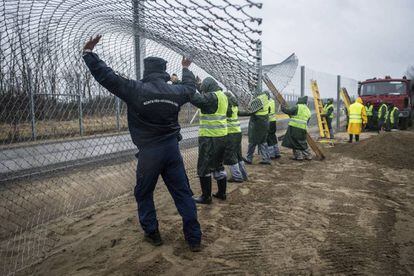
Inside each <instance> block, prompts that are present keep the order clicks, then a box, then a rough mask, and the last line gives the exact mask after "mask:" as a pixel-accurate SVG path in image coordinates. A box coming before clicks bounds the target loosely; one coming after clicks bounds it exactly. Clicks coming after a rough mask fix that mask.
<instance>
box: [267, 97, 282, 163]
mask: <svg viewBox="0 0 414 276" xmlns="http://www.w3.org/2000/svg"><path fill="white" fill-rule="evenodd" d="M276 130H277V127H276V102H275V100H274V99H272V98H271V97H269V132H268V133H267V148H268V151H269V156H270V159H278V158H280V150H279V145H278V140H277V136H276Z"/></svg>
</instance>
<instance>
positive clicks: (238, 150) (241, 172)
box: [224, 92, 247, 183]
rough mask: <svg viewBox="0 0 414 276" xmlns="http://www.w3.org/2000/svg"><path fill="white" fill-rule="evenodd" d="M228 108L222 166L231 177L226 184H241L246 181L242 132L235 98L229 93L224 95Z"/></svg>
mask: <svg viewBox="0 0 414 276" xmlns="http://www.w3.org/2000/svg"><path fill="white" fill-rule="evenodd" d="M225 94H226V96H227V98H228V100H229V105H230V108H229V109H228V112H227V132H228V134H227V145H226V152H225V154H224V165H228V166H230V172H231V176H230V179H229V180H228V182H237V183H241V182H243V181H246V180H247V171H246V167H245V165H244V161H243V156H242V146H241V142H242V131H241V127H240V121H239V116H238V113H239V108H238V101H237V99H236V97H234V95H233V94H232V93H230V92H226V93H225Z"/></svg>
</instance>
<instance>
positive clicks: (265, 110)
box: [255, 94, 269, 116]
mask: <svg viewBox="0 0 414 276" xmlns="http://www.w3.org/2000/svg"><path fill="white" fill-rule="evenodd" d="M257 98H258V99H259V100H260V101H261V102H262V105H263V107H262V108H261V109H259V110H258V111H256V113H255V115H259V116H264V115H268V114H269V98H268V97H267V95H266V94H262V95H259V96H258V97H257Z"/></svg>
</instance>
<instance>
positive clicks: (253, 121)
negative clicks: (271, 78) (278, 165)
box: [239, 92, 271, 165]
mask: <svg viewBox="0 0 414 276" xmlns="http://www.w3.org/2000/svg"><path fill="white" fill-rule="evenodd" d="M239 115H240V116H250V120H249V130H248V138H249V145H248V148H247V155H246V158H244V161H245V162H246V163H247V164H252V163H253V154H254V151H255V149H256V146H257V147H258V148H259V154H260V155H261V156H262V161H260V164H264V165H271V162H270V156H269V152H268V150H267V133H268V131H269V97H268V92H267V93H266V92H260V93H259V94H258V95H257V96H256V97H255V98H254V99H253V100H252V101H251V102H250V104H249V111H248V112H243V111H239Z"/></svg>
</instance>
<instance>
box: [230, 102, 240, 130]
mask: <svg viewBox="0 0 414 276" xmlns="http://www.w3.org/2000/svg"><path fill="white" fill-rule="evenodd" d="M231 111H232V112H233V113H232V114H231V117H227V132H228V134H231V133H241V127H240V121H239V115H238V114H237V113H238V112H239V108H238V107H237V106H232V107H231Z"/></svg>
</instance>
